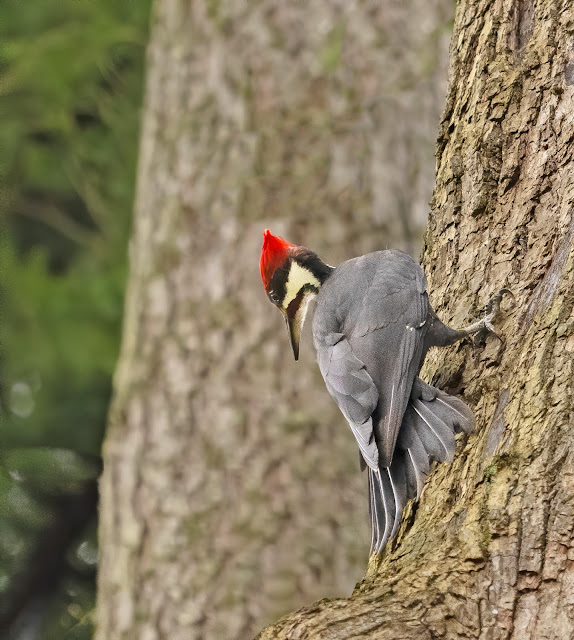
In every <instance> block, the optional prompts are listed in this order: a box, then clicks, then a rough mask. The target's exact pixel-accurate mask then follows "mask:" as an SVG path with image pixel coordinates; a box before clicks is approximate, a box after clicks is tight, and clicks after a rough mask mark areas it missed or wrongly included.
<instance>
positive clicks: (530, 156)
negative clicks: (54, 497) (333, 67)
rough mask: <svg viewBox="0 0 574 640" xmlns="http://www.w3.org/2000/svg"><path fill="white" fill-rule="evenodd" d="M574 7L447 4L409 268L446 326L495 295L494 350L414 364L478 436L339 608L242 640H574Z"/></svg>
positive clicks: (493, 1) (544, 2) (521, 2)
mask: <svg viewBox="0 0 574 640" xmlns="http://www.w3.org/2000/svg"><path fill="white" fill-rule="evenodd" d="M573 36H574V6H573V4H572V3H571V2H570V1H569V0H563V1H556V0H553V1H552V0H460V2H459V4H458V7H457V13H456V20H455V26H454V32H453V37H452V44H451V51H450V88H449V91H448V97H447V103H446V109H445V112H444V115H443V117H442V122H441V125H440V132H439V139H438V151H437V178H436V186H435V192H434V197H433V202H432V211H431V215H430V220H429V225H428V230H427V233H426V247H425V252H424V266H425V268H426V271H427V274H428V276H429V288H430V292H431V299H432V302H433V303H434V305H435V307H436V308H438V312H439V315H441V317H442V318H443V319H444V320H446V321H448V322H450V323H451V324H452V325H455V326H457V325H458V326H460V325H463V324H464V323H465V322H466V321H467V320H468V319H469V317H470V316H471V315H472V312H474V313H477V311H478V309H479V307H480V306H481V304H483V303H484V302H485V301H486V300H487V299H488V298H489V296H490V295H491V294H492V293H494V292H495V291H496V290H497V289H499V288H500V287H502V286H507V287H509V288H510V289H511V290H512V291H513V292H514V294H515V296H516V306H515V307H514V308H513V309H512V310H507V313H506V316H505V318H504V319H503V320H501V321H500V322H499V323H498V331H499V332H500V334H501V336H502V337H503V339H502V341H499V340H497V339H496V338H494V337H488V338H487V339H486V341H485V343H484V344H481V345H472V344H470V343H467V344H463V345H458V346H455V347H452V348H450V349H448V350H441V351H437V352H435V353H432V354H430V356H429V358H428V360H427V363H426V365H425V369H424V373H425V376H426V377H427V379H432V380H434V381H435V382H436V383H438V384H439V386H442V387H444V388H447V389H450V390H451V391H454V392H457V393H460V394H462V396H463V397H464V398H465V399H466V400H467V401H468V402H469V403H470V404H471V405H472V407H473V408H474V410H475V412H476V417H477V429H476V432H475V433H474V434H472V435H471V436H469V437H468V438H465V439H463V440H462V441H461V442H460V451H459V452H458V454H457V456H456V458H455V462H454V463H453V464H452V465H450V466H446V465H442V466H440V467H438V468H437V469H436V471H435V472H434V473H433V475H432V477H431V479H430V481H429V483H428V485H427V487H426V489H425V491H424V493H423V496H422V498H421V500H420V502H419V503H418V505H415V506H413V507H412V508H411V510H410V512H409V514H408V515H407V517H406V518H405V522H404V524H403V527H402V531H401V533H400V536H399V537H398V539H397V540H396V541H395V543H394V544H393V545H392V548H390V549H389V550H388V551H387V553H386V554H385V555H384V556H383V557H381V558H371V562H370V566H369V571H368V572H367V575H366V576H365V578H364V579H363V581H362V582H361V583H359V584H358V585H357V587H356V589H355V592H354V593H353V595H352V597H351V598H349V599H338V600H331V601H322V602H319V603H317V604H316V605H314V606H312V607H310V608H308V609H303V610H301V611H299V612H297V613H295V614H292V615H290V616H287V617H286V618H284V619H282V620H281V621H280V622H279V623H277V624H276V625H275V626H273V627H269V628H268V629H265V630H264V631H263V632H262V633H261V634H260V636H258V638H259V640H271V639H273V640H279V639H290V640H294V639H295V638H297V639H303V638H304V639H306V640H319V639H321V640H348V639H349V638H353V639H354V640H358V639H364V640H369V639H375V638H376V639H377V640H385V639H386V638H389V639H391V638H392V639H393V640H400V639H405V640H407V639H408V640H423V639H424V640H431V639H436V638H448V639H453V640H454V639H460V638H480V639H497V640H502V639H505V640H523V639H529V640H535V639H536V640H538V639H540V640H542V639H543V638H544V639H548V638H556V639H567V638H574V405H573V388H574V309H573V305H574V119H573V117H572V114H573V113H574V52H573V48H572V42H573Z"/></svg>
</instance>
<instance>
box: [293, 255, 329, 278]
mask: <svg viewBox="0 0 574 640" xmlns="http://www.w3.org/2000/svg"><path fill="white" fill-rule="evenodd" d="M297 262H298V263H299V264H300V265H301V266H302V267H303V268H304V269H307V271H309V272H311V274H312V275H313V276H314V278H316V280H317V281H318V283H319V286H321V285H322V284H323V283H324V282H325V280H327V278H328V277H329V276H330V275H331V274H332V273H333V271H334V270H335V267H331V266H330V265H328V264H325V263H324V262H323V261H322V260H321V259H320V258H319V256H318V255H317V254H316V253H314V252H313V251H309V250H306V251H305V252H303V253H301V254H300V255H299V256H297Z"/></svg>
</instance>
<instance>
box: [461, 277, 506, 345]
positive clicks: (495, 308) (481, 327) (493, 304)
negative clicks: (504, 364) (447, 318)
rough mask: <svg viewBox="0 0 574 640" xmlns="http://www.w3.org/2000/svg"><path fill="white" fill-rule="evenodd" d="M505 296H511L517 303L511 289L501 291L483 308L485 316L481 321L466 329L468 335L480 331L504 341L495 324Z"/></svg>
mask: <svg viewBox="0 0 574 640" xmlns="http://www.w3.org/2000/svg"><path fill="white" fill-rule="evenodd" d="M505 295H509V296H511V297H512V301H513V302H514V301H515V298H514V294H513V293H512V291H510V289H507V288H506V287H503V288H502V289H500V291H498V292H497V293H496V294H495V295H493V296H492V298H490V300H489V301H488V302H487V303H486V304H485V305H484V307H483V308H482V312H483V313H484V314H485V315H484V316H483V317H482V318H481V319H480V320H477V321H476V322H474V323H473V324H471V325H469V326H468V327H466V328H465V329H464V330H465V331H466V333H467V335H473V334H475V333H478V332H480V331H488V332H489V333H491V334H492V335H494V336H496V337H497V338H498V339H499V340H501V341H502V338H501V337H500V336H499V335H498V334H497V333H496V331H495V330H494V324H493V323H494V322H495V320H496V319H497V318H498V316H499V314H500V303H501V302H502V298H503V297H504V296H505Z"/></svg>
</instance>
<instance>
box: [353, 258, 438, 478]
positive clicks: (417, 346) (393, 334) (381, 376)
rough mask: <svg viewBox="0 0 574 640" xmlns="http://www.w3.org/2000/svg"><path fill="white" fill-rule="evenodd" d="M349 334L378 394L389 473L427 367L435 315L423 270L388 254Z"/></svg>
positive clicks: (379, 430) (377, 428) (376, 426)
mask: <svg viewBox="0 0 574 640" xmlns="http://www.w3.org/2000/svg"><path fill="white" fill-rule="evenodd" d="M377 267H378V268H377V270H376V272H375V274H374V276H373V279H372V281H371V283H370V286H369V288H368V290H367V292H366V294H365V296H364V299H363V304H362V306H361V310H360V312H359V314H358V315H357V317H356V320H355V323H354V326H353V327H352V328H351V330H350V332H349V337H348V341H349V345H350V347H351V349H352V351H353V353H354V354H355V355H356V357H357V358H359V360H360V361H361V362H362V363H363V364H364V366H365V369H366V371H367V372H368V373H369V375H370V376H371V378H372V380H373V382H374V384H375V386H376V388H377V392H378V397H379V400H378V403H377V407H376V409H375V412H374V414H373V416H372V420H373V432H374V436H375V440H376V442H377V444H378V451H379V463H380V465H381V466H383V467H389V466H390V465H391V462H392V459H393V453H394V449H395V445H396V441H397V436H398V433H399V429H400V428H401V423H402V420H403V416H404V414H405V410H406V408H407V404H408V402H409V397H410V394H411V389H412V386H413V381H414V379H415V376H416V374H417V373H418V370H419V368H420V365H421V361H422V357H423V350H424V338H425V335H426V332H427V330H428V327H427V325H426V320H427V316H428V313H429V303H428V295H427V293H426V279H425V276H424V272H423V271H422V269H421V268H420V266H419V265H418V264H417V263H416V262H414V260H412V259H411V258H410V257H409V256H407V255H406V254H403V253H399V252H394V251H393V252H390V251H389V252H384V253H382V255H381V258H380V259H379V264H378V266H377Z"/></svg>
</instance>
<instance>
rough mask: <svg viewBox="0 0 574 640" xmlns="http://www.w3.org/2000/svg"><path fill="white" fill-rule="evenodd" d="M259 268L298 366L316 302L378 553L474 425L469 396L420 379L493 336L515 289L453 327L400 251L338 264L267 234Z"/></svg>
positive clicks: (317, 336)
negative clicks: (431, 354)
mask: <svg viewBox="0 0 574 640" xmlns="http://www.w3.org/2000/svg"><path fill="white" fill-rule="evenodd" d="M260 268H261V278H262V280H263V285H264V287H265V291H266V293H267V296H268V297H269V300H270V301H271V302H272V303H273V304H274V305H275V306H276V307H277V308H278V309H279V310H280V311H281V312H282V313H283V315H284V317H285V321H286V323H287V327H288V330H289V335H290V339H291V346H292V349H293V355H294V356H295V360H297V359H298V358H299V339H300V335H301V329H302V327H303V323H304V321H305V316H306V314H307V310H308V305H309V302H310V301H311V300H312V299H313V298H316V304H315V313H314V317H313V343H314V346H315V349H316V351H317V361H318V363H319V369H320V371H321V374H322V375H323V378H324V380H325V384H326V385H327V390H328V391H329V393H330V394H331V396H332V397H333V399H334V400H335V402H336V403H337V405H338V407H339V409H340V410H341V413H342V414H343V415H344V417H345V418H346V420H347V422H348V423H349V426H350V427H351V430H352V432H353V434H354V436H355V438H356V440H357V444H358V445H359V451H360V461H361V469H365V468H366V469H367V471H368V488H369V513H370V518H371V532H372V533H371V553H380V552H381V551H382V549H383V547H384V546H385V544H386V543H387V542H388V541H389V540H390V539H391V538H393V536H394V535H395V534H396V532H397V530H398V528H399V524H400V521H401V516H402V513H403V510H404V507H405V505H406V503H407V502H408V501H409V500H410V499H411V498H418V497H419V496H420V494H421V491H422V489H423V486H424V483H425V480H426V478H427V476H428V474H429V471H430V465H431V463H432V462H433V461H437V462H445V461H451V460H452V458H453V455H454V451H455V435H456V434H457V433H460V432H465V433H469V432H471V431H472V430H473V428H474V415H473V413H472V411H471V410H470V408H469V407H468V406H467V405H466V404H465V403H464V402H463V401H462V400H460V399H459V398H456V397H454V396H451V395H449V394H447V393H445V392H443V391H441V390H439V389H437V388H435V387H433V386H431V385H429V384H427V383H426V382H424V381H423V380H421V379H420V378H419V377H418V373H419V371H420V368H421V366H422V364H423V361H424V359H425V356H426V354H427V351H428V350H429V348H430V347H433V346H434V347H444V346H447V345H451V344H454V343H455V342H457V341H458V340H461V339H462V338H465V337H467V336H469V335H472V334H474V333H476V332H479V331H482V330H488V331H492V332H493V331H494V328H493V325H492V322H493V320H494V318H495V316H496V314H497V313H498V311H499V308H500V302H501V300H502V296H503V295H504V294H505V293H510V291H508V290H507V289H501V290H500V291H499V292H498V293H497V294H496V295H495V296H494V297H493V298H492V299H491V300H490V301H489V302H488V304H487V305H486V306H485V315H484V317H483V318H482V319H480V320H478V321H477V322H475V323H474V324H471V325H470V326H468V327H466V328H464V329H452V328H450V327H448V326H446V325H445V324H443V323H442V322H441V321H440V320H439V318H438V317H437V315H436V313H435V312H434V310H433V309H432V307H431V306H430V304H429V299H428V293H427V283H426V278H425V274H424V272H423V270H422V268H421V267H420V265H419V264H418V263H417V262H415V261H414V260H413V259H412V258H411V257H410V256H409V255H407V254H406V253H403V252H401V251H396V250H385V251H376V252H374V253H369V254H367V255H364V256H360V257H358V258H353V259H351V260H348V261H347V262H344V263H343V264H341V265H340V266H338V267H331V266H329V265H328V264H325V263H324V262H322V261H321V260H320V258H319V257H318V256H317V254H316V253H314V252H313V251H311V250H309V249H307V248H305V247H301V246H297V245H294V244H291V243H290V242H287V241H286V240H284V239H283V238H280V237H278V236H274V235H272V234H271V232H270V231H269V230H268V229H266V230H265V232H264V234H263V248H262V251H261V260H260Z"/></svg>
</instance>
